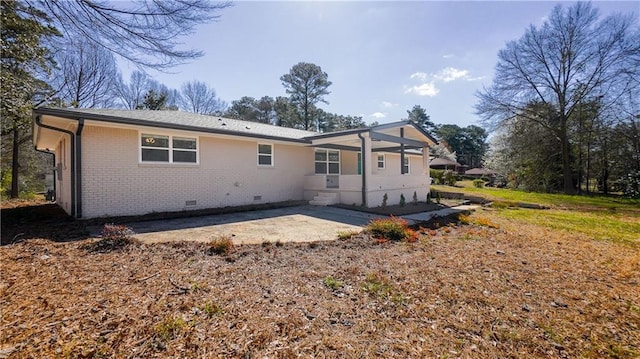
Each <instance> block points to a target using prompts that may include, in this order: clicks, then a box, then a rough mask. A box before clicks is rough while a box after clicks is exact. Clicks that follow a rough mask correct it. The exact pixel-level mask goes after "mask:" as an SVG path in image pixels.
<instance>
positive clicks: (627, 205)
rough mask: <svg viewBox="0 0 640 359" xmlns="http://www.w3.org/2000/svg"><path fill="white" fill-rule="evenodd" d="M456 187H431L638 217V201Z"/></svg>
mask: <svg viewBox="0 0 640 359" xmlns="http://www.w3.org/2000/svg"><path fill="white" fill-rule="evenodd" d="M458 186H462V187H451V186H440V185H438V186H436V185H433V186H431V188H432V189H434V190H440V191H448V192H463V193H465V194H468V195H477V196H482V197H485V198H487V199H490V200H502V201H512V202H526V203H537V204H541V205H545V206H549V207H552V208H563V209H589V210H596V211H629V212H632V213H635V214H637V215H640V200H637V199H628V198H621V197H609V196H602V195H590V196H586V195H581V196H577V195H576V196H572V195H566V194H559V193H535V192H525V191H516V190H511V189H503V188H491V187H484V188H476V187H473V183H472V181H460V182H458Z"/></svg>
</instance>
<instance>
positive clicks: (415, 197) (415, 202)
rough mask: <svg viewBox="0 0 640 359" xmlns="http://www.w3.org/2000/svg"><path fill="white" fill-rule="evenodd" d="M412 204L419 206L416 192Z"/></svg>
mask: <svg viewBox="0 0 640 359" xmlns="http://www.w3.org/2000/svg"><path fill="white" fill-rule="evenodd" d="M411 202H412V203H413V205H414V206H417V205H418V193H417V192H416V191H413V200H412V201H411Z"/></svg>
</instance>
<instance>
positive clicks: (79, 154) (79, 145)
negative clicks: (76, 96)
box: [75, 118, 84, 218]
mask: <svg viewBox="0 0 640 359" xmlns="http://www.w3.org/2000/svg"><path fill="white" fill-rule="evenodd" d="M83 128H84V119H82V118H80V119H78V128H77V129H76V141H77V144H76V148H77V152H76V155H75V156H76V166H77V167H76V176H77V179H78V180H77V183H76V191H77V192H78V193H77V194H76V198H77V201H78V204H77V205H76V218H82V129H83Z"/></svg>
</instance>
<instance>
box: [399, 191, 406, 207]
mask: <svg viewBox="0 0 640 359" xmlns="http://www.w3.org/2000/svg"><path fill="white" fill-rule="evenodd" d="M405 204H407V200H406V199H405V198H404V194H402V193H400V207H404V205H405Z"/></svg>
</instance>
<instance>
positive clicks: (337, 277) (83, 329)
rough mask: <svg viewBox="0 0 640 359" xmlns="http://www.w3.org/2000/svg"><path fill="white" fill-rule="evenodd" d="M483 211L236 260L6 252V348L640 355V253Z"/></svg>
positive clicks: (106, 352) (0, 252)
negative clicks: (404, 237) (407, 230)
mask: <svg viewBox="0 0 640 359" xmlns="http://www.w3.org/2000/svg"><path fill="white" fill-rule="evenodd" d="M470 218H471V219H470V222H471V223H473V222H474V219H476V221H475V222H478V223H480V222H482V223H486V224H489V225H490V226H480V225H444V226H441V227H440V228H437V229H423V230H421V233H420V237H419V240H418V241H417V242H415V243H403V242H387V243H382V244H376V243H379V242H376V241H374V240H373V239H372V238H369V237H368V236H367V235H358V236H355V237H352V238H351V239H348V240H344V241H334V242H322V243H309V244H301V243H285V244H280V245H271V244H265V245H263V246H260V245H247V246H236V247H234V248H232V249H231V251H230V252H229V253H228V254H226V255H211V253H212V251H210V250H209V249H210V248H209V245H207V244H202V243H170V244H156V245H146V244H140V243H136V242H131V243H129V244H127V245H124V246H115V247H113V249H112V250H104V251H102V250H101V251H95V250H92V247H91V246H88V244H89V243H92V242H91V241H90V240H81V241H77V242H64V243H56V242H52V241H50V240H48V239H33V240H27V241H24V242H21V243H17V244H11V245H7V246H3V247H0V263H2V270H1V273H2V280H1V281H0V308H2V316H1V317H0V333H2V334H1V335H0V357H8V358H56V357H69V358H112V357H113V358H115V357H117V358H121V357H122V358H124V357H131V358H134V357H136V358H166V357H237V358H263V357H270V358H293V357H326V358H345V357H349V358H350V357H354V358H355V357H359V358H361V357H385V358H425V357H426V358H436V357H461V358H508V357H512V358H524V357H542V358H573V357H586V358H605V357H615V358H636V357H638V356H639V355H640V299H639V298H640V282H639V281H638V278H640V251H639V250H638V249H637V248H634V247H629V246H625V245H621V244H616V243H608V242H599V241H593V240H590V239H589V238H586V237H584V236H580V235H575V234H571V233H566V232H557V231H552V230H549V229H547V228H543V227H539V226H534V225H528V224H523V223H521V222H514V221H509V220H506V219H502V218H500V217H498V216H494V215H492V211H491V210H480V211H477V212H476V213H475V214H473V215H471V217H470ZM480 219H482V220H480ZM492 227H499V228H492ZM3 235H4V233H3ZM45 238H46V237H45Z"/></svg>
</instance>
